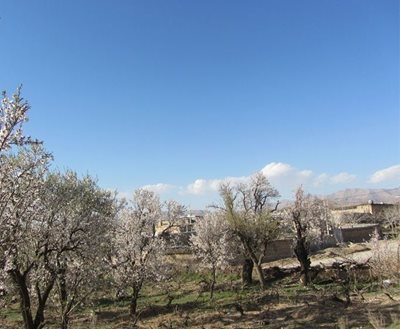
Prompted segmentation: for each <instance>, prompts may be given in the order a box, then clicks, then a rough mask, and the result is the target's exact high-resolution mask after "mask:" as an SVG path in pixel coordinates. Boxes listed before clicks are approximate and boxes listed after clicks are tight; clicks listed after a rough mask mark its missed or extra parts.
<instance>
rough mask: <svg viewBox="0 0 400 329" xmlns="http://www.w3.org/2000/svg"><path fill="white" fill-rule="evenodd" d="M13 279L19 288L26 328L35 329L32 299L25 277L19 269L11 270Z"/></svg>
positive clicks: (20, 303)
mask: <svg viewBox="0 0 400 329" xmlns="http://www.w3.org/2000/svg"><path fill="white" fill-rule="evenodd" d="M9 274H10V276H11V279H12V281H13V283H14V284H15V286H16V287H17V289H18V293H19V298H20V300H19V305H20V309H21V314H22V319H23V321H24V328H25V329H35V327H34V324H33V318H32V310H31V299H30V297H29V291H28V288H27V286H26V282H25V277H24V276H23V275H22V274H21V273H19V272H18V271H17V270H14V271H10V272H9Z"/></svg>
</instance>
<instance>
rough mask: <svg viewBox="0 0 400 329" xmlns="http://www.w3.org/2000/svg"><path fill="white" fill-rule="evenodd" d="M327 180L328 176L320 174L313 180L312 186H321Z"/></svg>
mask: <svg viewBox="0 0 400 329" xmlns="http://www.w3.org/2000/svg"><path fill="white" fill-rule="evenodd" d="M328 180H329V175H328V174H326V173H323V174H320V175H318V176H317V177H315V179H314V186H317V187H318V186H321V185H323V184H326V182H328Z"/></svg>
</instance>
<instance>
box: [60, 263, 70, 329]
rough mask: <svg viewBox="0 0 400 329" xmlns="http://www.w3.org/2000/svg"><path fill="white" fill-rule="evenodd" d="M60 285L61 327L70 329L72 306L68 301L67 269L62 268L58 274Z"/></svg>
mask: <svg viewBox="0 0 400 329" xmlns="http://www.w3.org/2000/svg"><path fill="white" fill-rule="evenodd" d="M58 286H59V296H60V301H61V321H60V328H61V329H68V326H69V311H70V308H71V305H70V303H68V291H67V284H66V280H65V271H63V270H61V271H60V273H59V276H58Z"/></svg>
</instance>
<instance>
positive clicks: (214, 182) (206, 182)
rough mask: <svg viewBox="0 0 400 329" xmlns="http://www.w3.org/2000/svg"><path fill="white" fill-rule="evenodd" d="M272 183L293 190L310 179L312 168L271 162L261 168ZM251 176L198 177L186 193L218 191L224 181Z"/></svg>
mask: <svg viewBox="0 0 400 329" xmlns="http://www.w3.org/2000/svg"><path fill="white" fill-rule="evenodd" d="M260 171H261V172H262V173H263V174H264V175H265V176H266V177H267V178H268V179H269V180H271V183H272V184H273V185H274V186H276V187H277V188H278V189H280V188H281V187H282V186H283V189H286V188H288V189H289V190H292V189H294V188H296V186H299V185H300V184H304V183H306V182H308V181H309V179H310V178H311V177H312V175H313V172H312V171H311V170H298V169H296V168H294V167H292V166H291V165H289V164H287V163H282V162H271V163H269V164H267V165H266V166H265V167H264V168H262V169H261V170H260ZM250 177H251V176H238V177H225V178H222V179H203V178H200V179H196V180H195V181H194V182H193V183H190V184H189V185H187V187H186V193H188V194H194V195H202V194H206V193H209V192H216V191H218V189H219V186H220V185H221V183H223V182H230V183H232V184H236V183H242V182H246V181H247V180H249V179H250Z"/></svg>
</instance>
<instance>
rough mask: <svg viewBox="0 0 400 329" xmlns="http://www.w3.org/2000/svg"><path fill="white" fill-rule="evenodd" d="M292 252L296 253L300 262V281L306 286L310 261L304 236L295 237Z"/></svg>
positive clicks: (308, 280)
mask: <svg viewBox="0 0 400 329" xmlns="http://www.w3.org/2000/svg"><path fill="white" fill-rule="evenodd" d="M300 236H301V235H300ZM294 253H295V254H296V257H297V260H298V261H299V263H300V269H301V272H300V281H301V282H302V284H303V285H304V286H307V285H308V283H309V282H310V279H309V270H310V265H311V261H310V258H309V257H308V248H307V246H306V241H305V238H304V237H300V238H299V237H298V238H297V240H296V245H295V248H294Z"/></svg>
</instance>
